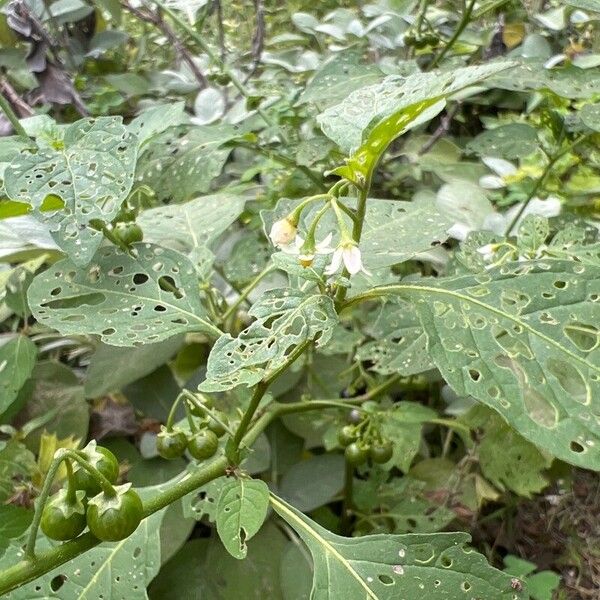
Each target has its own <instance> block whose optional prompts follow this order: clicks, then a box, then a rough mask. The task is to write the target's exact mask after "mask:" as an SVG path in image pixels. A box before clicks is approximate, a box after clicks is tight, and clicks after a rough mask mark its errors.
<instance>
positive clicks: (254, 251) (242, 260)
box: [223, 232, 273, 286]
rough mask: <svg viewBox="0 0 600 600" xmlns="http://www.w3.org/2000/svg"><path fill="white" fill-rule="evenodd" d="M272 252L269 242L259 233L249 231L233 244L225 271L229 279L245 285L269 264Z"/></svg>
mask: <svg viewBox="0 0 600 600" xmlns="http://www.w3.org/2000/svg"><path fill="white" fill-rule="evenodd" d="M272 252H273V247H272V246H271V245H270V244H269V242H267V241H266V240H265V239H264V238H262V237H261V236H260V235H258V233H250V232H248V233H247V234H246V235H245V236H244V237H242V238H241V239H240V240H239V241H238V242H236V244H235V245H234V246H233V248H232V250H231V255H230V256H229V258H228V260H227V262H226V263H225V264H224V265H223V273H224V274H225V277H226V278H227V280H228V281H231V282H233V283H234V284H236V285H242V286H243V285H244V284H245V283H248V282H249V281H250V280H252V279H254V278H255V277H256V276H257V275H258V274H259V273H260V272H261V271H262V270H263V269H264V268H265V267H266V266H267V263H268V262H269V259H270V257H271V253H272Z"/></svg>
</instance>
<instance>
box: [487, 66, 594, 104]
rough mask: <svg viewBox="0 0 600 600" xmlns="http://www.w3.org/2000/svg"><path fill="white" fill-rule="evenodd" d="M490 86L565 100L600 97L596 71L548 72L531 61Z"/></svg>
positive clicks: (553, 70)
mask: <svg viewBox="0 0 600 600" xmlns="http://www.w3.org/2000/svg"><path fill="white" fill-rule="evenodd" d="M491 83H492V84H493V85H494V86H496V87H499V88H502V89H505V90H511V91H518V92H522V91H525V90H546V89H547V90H550V91H552V92H554V93H555V94H557V95H559V96H561V97H562V98H572V99H585V98H592V97H594V96H595V95H597V94H598V93H600V80H599V79H598V75H597V71H596V69H579V68H578V67H575V66H573V65H570V66H567V67H563V68H560V69H546V68H545V67H544V65H543V61H539V60H534V59H531V60H528V61H524V62H522V63H520V64H519V65H517V66H515V67H513V68H512V69H510V70H508V71H506V72H504V73H499V74H498V75H496V76H494V78H493V80H492V81H491Z"/></svg>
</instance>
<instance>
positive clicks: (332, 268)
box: [325, 248, 343, 275]
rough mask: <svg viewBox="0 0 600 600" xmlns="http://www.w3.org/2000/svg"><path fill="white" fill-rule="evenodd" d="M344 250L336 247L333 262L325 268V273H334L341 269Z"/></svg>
mask: <svg viewBox="0 0 600 600" xmlns="http://www.w3.org/2000/svg"><path fill="white" fill-rule="evenodd" d="M342 252H343V249H342V248H336V249H335V251H334V253H333V256H332V257H331V263H330V264H329V266H328V267H327V268H326V269H325V275H333V274H334V273H337V271H339V269H340V267H341V266H342Z"/></svg>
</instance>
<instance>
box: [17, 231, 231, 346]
mask: <svg viewBox="0 0 600 600" xmlns="http://www.w3.org/2000/svg"><path fill="white" fill-rule="evenodd" d="M132 248H133V252H134V253H135V256H132V255H130V254H127V253H125V252H123V251H122V250H120V249H119V248H116V247H114V246H112V247H107V248H103V249H101V250H100V251H99V252H98V253H97V254H96V256H95V257H94V260H93V262H92V264H91V265H90V267H89V268H86V269H81V268H78V267H77V266H76V265H75V264H73V262H72V261H71V260H69V259H65V260H62V261H60V262H58V263H55V264H54V265H52V266H51V267H50V268H49V269H47V270H46V271H44V272H43V273H40V274H39V275H38V276H37V277H35V278H34V280H33V282H32V283H31V286H30V287H29V296H28V297H29V304H30V306H31V310H32V312H33V314H34V316H35V318H36V319H37V320H38V321H39V322H40V323H43V324H45V325H48V326H49V327H54V328H55V329H57V330H58V331H59V332H60V333H62V334H63V335H73V334H75V335H77V334H88V335H89V334H96V335H99V336H101V339H102V341H103V342H105V343H107V344H112V345H113V346H138V345H141V344H150V343H153V342H159V341H161V340H164V339H166V338H169V337H171V336H173V335H176V334H177V333H182V332H185V331H200V332H203V333H207V334H210V335H212V336H215V335H219V334H220V331H219V330H218V329H217V328H216V327H214V326H213V325H211V324H210V323H209V322H208V321H207V319H206V311H205V309H204V307H203V306H202V304H201V303H200V296H199V293H198V280H197V278H196V271H195V268H194V265H192V263H191V262H190V261H189V260H188V259H187V258H186V257H185V256H183V255H182V254H179V253H178V252H175V251H174V250H169V249H167V248H161V247H160V246H155V245H153V244H146V243H140V244H134V245H133V247H132Z"/></svg>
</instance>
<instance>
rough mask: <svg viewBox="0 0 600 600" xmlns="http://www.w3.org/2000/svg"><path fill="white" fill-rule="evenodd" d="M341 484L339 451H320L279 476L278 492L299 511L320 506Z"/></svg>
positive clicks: (341, 464) (342, 465)
mask: <svg viewBox="0 0 600 600" xmlns="http://www.w3.org/2000/svg"><path fill="white" fill-rule="evenodd" d="M343 487H344V458H343V456H342V455H341V454H319V455H317V456H313V457H311V458H309V459H308V460H302V461H300V462H297V463H296V464H295V465H293V466H292V467H291V468H290V469H289V470H288V471H287V473H286V474H285V475H284V476H283V477H282V479H281V483H280V485H279V488H278V490H279V493H280V494H281V496H282V497H283V498H285V499H286V500H287V501H288V502H289V503H290V504H292V505H293V506H295V507H296V508H297V509H298V510H301V511H302V512H309V511H312V510H315V508H319V507H320V506H323V505H324V504H327V503H328V502H331V500H332V499H333V498H334V497H335V496H336V494H338V493H339V492H340V491H341V489H342V488H343Z"/></svg>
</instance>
